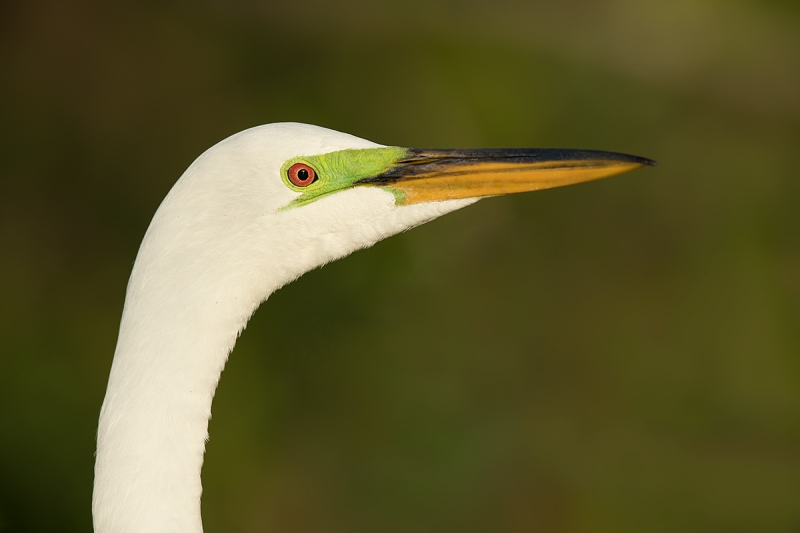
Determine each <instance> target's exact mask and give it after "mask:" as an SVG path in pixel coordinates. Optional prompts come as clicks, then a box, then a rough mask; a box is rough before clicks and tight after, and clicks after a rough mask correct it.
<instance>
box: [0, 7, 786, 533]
mask: <svg viewBox="0 0 800 533" xmlns="http://www.w3.org/2000/svg"><path fill="white" fill-rule="evenodd" d="M288 4H290V3H289V2H256V1H244V0H241V1H235V2H221V1H200V2H188V1H184V2H155V1H145V2H138V3H134V2H130V1H123V2H113V3H111V2H102V1H100V0H97V1H91V0H86V1H63V0H50V1H42V2H23V1H11V0H5V1H4V2H2V3H0V71H1V72H2V75H1V76H0V80H1V81H0V136H2V137H1V138H0V177H1V178H2V179H1V180H0V532H2V533H10V532H35V531H36V532H38V531H60V532H72V531H75V532H77V531H89V530H90V528H91V512H90V500H91V484H92V468H93V451H94V434H95V425H96V419H97V414H98V412H99V408H100V404H101V402H102V398H103V394H104V390H105V384H106V378H107V374H108V370H109V366H110V364H111V357H112V354H113V351H114V345H115V340H116V334H117V327H118V323H119V318H120V314H121V310H122V304H123V297H124V290H125V284H126V281H127V278H128V275H129V273H130V269H131V265H132V263H133V260H134V258H135V256H136V252H137V248H138V244H139V242H140V240H141V238H142V236H143V234H144V231H145V229H146V227H147V225H148V223H149V220H150V218H151V216H152V215H153V213H154V211H155V209H156V207H157V206H158V204H159V202H160V201H161V199H162V198H163V197H164V195H165V194H166V192H167V191H168V190H169V188H170V187H171V186H172V184H173V183H174V181H175V180H176V179H177V178H178V177H179V176H180V174H181V173H182V171H183V170H184V169H185V168H186V167H187V166H188V164H189V163H191V161H192V160H193V159H194V158H195V157H196V156H197V155H199V154H200V153H201V152H202V151H203V150H205V149H206V148H207V147H209V146H210V145H212V144H214V143H216V142H217V141H219V140H221V139H222V138H224V137H226V136H228V135H230V134H233V133H235V132H236V131H239V130H241V129H244V128H247V127H250V126H253V125H257V124H262V123H267V122H274V121H300V122H309V123H314V124H319V125H322V126H326V127H330V128H334V129H338V130H342V131H347V132H349V133H352V134H355V135H358V136H360V137H366V138H369V139H371V140H374V141H376V142H380V143H384V144H393V145H399V146H414V147H478V146H488V147H492V146H512V147H513V146H557V147H574V148H594V149H606V150H614V151H623V152H629V153H634V154H638V155H643V156H647V157H651V158H654V159H657V160H659V162H660V166H659V167H657V168H654V169H644V170H640V171H637V172H634V173H632V174H627V175H624V176H619V177H615V178H612V179H609V180H604V181H600V182H594V183H588V184H584V185H580V186H576V187H567V188H564V189H556V190H550V191H544V192H540V193H531V194H525V195H517V196H512V197H504V198H497V199H491V200H486V201H482V202H480V203H479V204H477V205H475V206H473V207H470V208H468V209H465V210H463V211H460V212H457V213H454V214H452V215H448V216H447V217H444V218H443V219H440V220H437V221H435V222H433V223H430V224H428V225H426V226H423V227H421V228H418V229H414V230H413V231H411V232H409V233H406V234H403V235H400V236H397V237H394V238H392V239H389V240H388V241H385V242H383V243H380V244H378V245H377V246H375V247H374V248H372V249H370V250H366V251H361V252H358V253H356V254H354V255H353V256H351V257H349V258H347V259H344V260H342V261H339V262H337V263H334V264H332V265H329V266H326V267H325V268H323V269H321V270H317V271H314V272H312V273H310V274H308V275H306V276H304V277H303V278H302V279H300V280H299V281H297V282H296V283H293V284H291V285H290V286H287V287H285V288H284V289H281V290H280V291H279V292H278V293H276V294H275V295H273V296H272V297H271V298H270V299H269V301H268V302H267V303H266V304H264V305H263V306H262V307H261V309H260V310H259V311H258V312H257V313H256V315H255V316H254V318H253V319H252V321H251V323H250V325H249V327H248V329H247V330H246V331H245V332H244V334H243V336H242V338H241V339H240V341H239V343H238V345H237V346H236V348H235V350H234V352H233V354H232V356H231V359H230V362H229V364H228V367H227V368H226V370H225V372H224V373H223V377H222V381H221V384H220V387H219V390H218V392H217V398H216V400H215V404H214V419H213V420H212V421H211V425H210V433H211V440H210V442H209V445H208V453H207V456H206V465H205V467H204V470H203V481H204V486H205V493H204V496H203V514H204V520H205V526H206V530H207V531H208V532H215V531H230V532H256V531H259V532H260V531H275V532H411V531H413V532H423V533H424V532H444V531H451V532H489V531H491V532H523V531H524V532H530V531H535V532H598V533H599V532H604V533H605V532H625V533H628V532H630V533H633V532H637V533H638V532H642V531H648V532H692V531H703V532H798V531H800V179H798V178H799V176H798V169H799V168H800V4H798V2H795V1H789V0H786V1H777V0H773V1H755V0H751V1H745V0H653V1H641V0H599V1H589V0H567V1H561V2H533V1H528V2H523V1H512V0H494V1H492V2H477V1H475V2H455V1H448V0H426V1H424V2H423V1H408V0H406V1H399V0H398V1H388V0H386V1H367V0H340V1H338V2H322V1H314V0H296V1H295V2H292V3H291V6H290V5H288ZM298 317H302V320H298Z"/></svg>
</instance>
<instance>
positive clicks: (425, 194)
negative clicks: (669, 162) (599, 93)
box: [354, 148, 656, 205]
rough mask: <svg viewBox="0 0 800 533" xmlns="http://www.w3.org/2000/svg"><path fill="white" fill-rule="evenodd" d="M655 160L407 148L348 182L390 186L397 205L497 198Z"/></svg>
mask: <svg viewBox="0 0 800 533" xmlns="http://www.w3.org/2000/svg"><path fill="white" fill-rule="evenodd" d="M655 164H656V163H655V161H652V160H650V159H646V158H643V157H637V156H633V155H625V154H618V153H614V152H600V151H595V150H562V149H553V148H539V149H536V148H534V149H527V148H526V149H504V148H488V149H477V150H423V149H416V148H411V149H408V150H406V153H405V156H403V157H401V158H400V159H398V160H396V161H395V163H394V164H393V165H392V166H391V167H390V168H389V169H388V170H386V171H384V172H383V173H381V174H379V175H377V176H372V177H368V178H362V179H360V180H358V181H357V182H356V183H355V184H354V185H372V186H381V187H386V188H388V189H390V190H391V191H392V192H393V193H394V194H395V198H396V199H397V203H398V204H404V205H405V204H416V203H421V202H432V201H438V200H453V199H458V198H474V197H484V196H498V195H501V194H510V193H516V192H526V191H538V190H540V189H550V188H552V187H561V186H563V185H571V184H573V183H581V182H583V181H590V180H596V179H600V178H607V177H609V176H615V175H617V174H622V173H623V172H628V171H631V170H635V169H637V168H640V167H643V166H645V165H655Z"/></svg>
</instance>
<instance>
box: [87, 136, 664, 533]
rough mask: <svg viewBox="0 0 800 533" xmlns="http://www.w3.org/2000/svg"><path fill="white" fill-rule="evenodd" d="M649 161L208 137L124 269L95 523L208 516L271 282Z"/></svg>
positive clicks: (180, 523) (150, 524) (120, 530)
mask: <svg viewBox="0 0 800 533" xmlns="http://www.w3.org/2000/svg"><path fill="white" fill-rule="evenodd" d="M646 164H652V161H650V160H647V159H644V158H639V157H634V156H627V155H623V154H615V153H609V152H596V151H579V150H554V149H538V150H537V149H508V150H507V149H485V150H419V149H405V148H397V147H387V146H381V145H378V144H375V143H372V142H370V141H367V140H364V139H359V138H357V137H353V136H351V135H347V134H344V133H339V132H336V131H332V130H328V129H324V128H320V127H316V126H309V125H304V124H294V123H283V124H269V125H264V126H259V127H255V128H252V129H249V130H245V131H243V132H240V133H238V134H236V135H233V136H232V137H229V138H227V139H225V140H223V141H222V142H220V143H218V144H217V145H215V146H214V147H212V148H210V149H209V150H208V151H206V152H205V153H204V154H202V155H201V156H200V157H199V158H197V160H196V161H194V163H192V165H191V166H190V167H189V168H188V169H187V170H186V172H185V173H184V174H183V176H181V178H180V179H179V180H178V182H177V183H176V184H175V186H174V187H173V188H172V190H171V191H170V192H169V194H168V195H167V197H166V198H165V199H164V201H163V203H162V204H161V206H160V207H159V208H158V210H157V212H156V214H155V216H154V217H153V221H152V222H151V224H150V227H149V228H148V230H147V233H146V234H145V236H144V240H143V241H142V245H141V247H140V249H139V253H138V255H137V258H136V262H135V264H134V267H133V272H132V273H131V277H130V281H129V283H128V288H127V294H126V298H125V307H124V310H123V313H122V320H121V323H120V331H119V339H118V341H117V347H116V351H115V353H114V361H113V364H112V367H111V375H110V377H109V380H108V388H107V391H106V396H105V400H104V402H103V407H102V410H101V412H100V422H99V428H98V434H97V460H96V464H95V481H94V495H93V502H92V511H93V515H94V529H95V532H97V533H166V532H170V533H201V532H202V529H203V526H202V522H201V517H200V496H201V493H202V486H201V482H200V469H201V467H202V464H203V453H204V451H205V443H206V440H207V437H208V433H207V429H208V420H209V417H210V415H211V401H212V399H213V397H214V391H215V389H216V387H217V382H218V381H219V377H220V373H221V371H222V368H223V367H224V365H225V361H226V360H227V358H228V354H229V353H230V351H231V349H232V348H233V345H234V343H235V341H236V338H237V336H238V335H239V333H240V332H241V331H242V329H243V328H244V327H245V325H246V323H247V320H248V319H249V317H250V316H251V315H252V314H253V312H254V311H255V310H256V308H257V307H258V306H259V304H260V303H261V302H263V301H264V300H266V298H267V297H268V296H269V295H270V294H271V293H272V292H273V291H275V290H276V289H278V288H279V287H281V286H282V285H285V284H286V283H289V282H291V281H292V280H294V279H296V278H297V277H299V276H301V275H302V274H303V273H305V272H308V271H309V270H311V269H313V268H315V267H318V266H321V265H323V264H325V263H328V262H330V261H333V260H335V259H338V258H340V257H344V256H345V255H347V254H349V253H351V252H353V251H355V250H358V249H360V248H364V247H367V246H371V245H373V244H375V243H376V242H378V241H380V240H381V239H384V238H386V237H389V236H391V235H394V234H396V233H399V232H401V231H403V230H406V229H409V228H411V227H413V226H416V225H419V224H422V223H424V222H427V221H429V220H432V219H434V218H436V217H438V216H441V215H443V214H445V213H449V212H450V211H453V210H455V209H459V208H461V207H464V206H467V205H469V204H471V203H473V202H475V201H477V200H478V199H479V198H481V197H486V196H493V195H500V194H506V193H511V192H522V191H529V190H536V189H543V188H548V187H556V186H560V185H566V184H570V183H577V182H580V181H587V180H591V179H597V178H602V177H606V176H610V175H614V174H619V173H622V172H626V171H628V170H632V169H635V168H638V167H641V166H643V165H646Z"/></svg>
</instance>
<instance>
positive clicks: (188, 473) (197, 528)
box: [92, 214, 292, 533]
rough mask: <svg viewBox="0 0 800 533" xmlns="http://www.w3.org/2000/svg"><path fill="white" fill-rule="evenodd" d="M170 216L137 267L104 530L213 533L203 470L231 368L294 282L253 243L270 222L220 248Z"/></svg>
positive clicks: (99, 528) (101, 430)
mask: <svg viewBox="0 0 800 533" xmlns="http://www.w3.org/2000/svg"><path fill="white" fill-rule="evenodd" d="M159 217H160V214H157V215H156V218H155V219H154V222H153V225H151V229H150V230H148V235H146V236H145V240H144V241H143V243H142V247H141V249H140V250H139V254H138V256H137V259H136V264H135V266H134V269H133V273H132V274H131V279H130V282H129V284H128V290H127V294H126V298H125V309H124V311H123V314H122V321H121V324H120V332H119V339H118V341H117V348H116V351H115V353H114V362H113V364H112V367H111V375H110V377H109V381H108V388H107V391H106V397H105V400H104V402H103V407H102V410H101V413H100V423H99V427H98V434H97V459H96V463H95V484H94V495H93V502H92V511H93V515H94V527H95V532H96V533H145V532H146V533H161V532H164V533H166V532H176V533H177V532H180V533H200V532H202V522H201V515H200V496H201V493H202V485H201V480H200V470H201V467H202V464H203V453H204V451H205V442H206V440H207V437H208V433H207V430H208V420H209V417H210V415H211V402H212V400H213V397H214V391H215V390H216V387H217V382H218V381H219V377H220V373H221V372H222V369H223V367H224V365H225V362H226V360H227V357H228V354H229V353H230V351H231V349H232V348H233V345H234V343H235V341H236V338H237V336H238V334H239V333H240V332H241V330H242V329H243V328H244V326H245V324H246V323H247V320H248V318H249V317H250V315H251V314H252V313H253V311H254V310H255V309H256V307H258V305H259V303H260V302H261V301H263V300H264V299H265V298H266V297H267V296H268V295H269V293H271V292H272V291H273V290H274V289H275V288H277V287H278V286H280V285H281V284H283V283H284V282H286V281H289V280H290V279H292V277H291V276H289V275H288V274H283V273H281V272H280V271H278V270H276V269H274V268H272V266H273V265H274V256H272V254H269V253H268V252H267V250H266V248H262V249H252V248H250V249H245V248H243V247H242V246H241V243H242V242H258V241H257V240H256V239H255V238H254V237H253V236H252V235H247V233H248V232H254V233H255V234H257V233H259V232H261V231H263V230H262V229H261V227H260V226H253V227H243V228H236V231H235V233H236V236H238V237H239V238H235V237H232V238H230V239H227V240H226V241H225V242H229V243H231V245H230V247H229V248H223V247H217V248H213V249H212V251H209V250H208V249H206V248H203V246H202V243H200V244H198V245H197V246H194V245H191V244H186V242H187V241H186V239H185V238H184V237H183V236H182V234H181V231H163V228H164V227H165V225H166V224H165V223H164V222H163V218H162V219H159ZM153 227H157V228H159V229H158V230H153ZM237 243H238V244H237ZM237 246H238V248H237Z"/></svg>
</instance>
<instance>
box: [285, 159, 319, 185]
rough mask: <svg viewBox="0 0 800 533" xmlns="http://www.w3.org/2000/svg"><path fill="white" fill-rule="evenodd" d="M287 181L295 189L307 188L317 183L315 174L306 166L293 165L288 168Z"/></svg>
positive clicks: (301, 164)
mask: <svg viewBox="0 0 800 533" xmlns="http://www.w3.org/2000/svg"><path fill="white" fill-rule="evenodd" d="M289 181H291V182H292V185H294V186H296V187H308V186H309V185H311V184H312V183H314V182H315V181H317V173H316V172H314V169H313V168H311V167H310V166H308V165H304V164H303V163H295V164H294V165H292V166H291V167H289Z"/></svg>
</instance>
